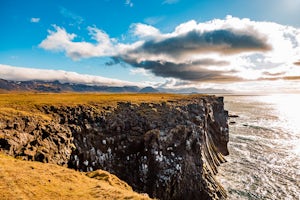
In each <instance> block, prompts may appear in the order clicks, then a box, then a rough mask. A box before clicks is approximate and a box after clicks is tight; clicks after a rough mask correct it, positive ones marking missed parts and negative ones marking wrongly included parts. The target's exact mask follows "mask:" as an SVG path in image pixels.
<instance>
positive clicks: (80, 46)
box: [39, 25, 116, 60]
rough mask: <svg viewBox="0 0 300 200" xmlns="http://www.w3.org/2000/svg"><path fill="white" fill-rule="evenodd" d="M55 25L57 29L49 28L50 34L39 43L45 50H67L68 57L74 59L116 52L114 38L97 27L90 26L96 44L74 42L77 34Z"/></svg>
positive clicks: (89, 29) (90, 33) (90, 32)
mask: <svg viewBox="0 0 300 200" xmlns="http://www.w3.org/2000/svg"><path fill="white" fill-rule="evenodd" d="M53 27H54V29H55V31H51V30H49V31H48V33H49V35H48V36H47V38H46V39H44V40H43V41H42V42H41V43H40V44H39V47H41V48H43V49H45V50H51V51H59V52H65V54H66V55H67V56H68V57H71V58H72V59H74V60H78V59H81V58H90V57H101V56H113V55H114V54H115V52H116V50H115V47H114V45H113V44H112V39H110V38H109V36H108V35H107V34H106V33H105V32H103V31H101V30H99V29H97V28H95V27H88V31H89V35H91V37H92V38H93V39H94V40H95V41H96V43H95V44H92V43H89V42H85V41H82V42H74V41H73V40H74V39H75V37H76V34H74V33H71V34H69V33H67V31H66V30H65V29H64V28H61V27H58V26H56V25H54V26H53Z"/></svg>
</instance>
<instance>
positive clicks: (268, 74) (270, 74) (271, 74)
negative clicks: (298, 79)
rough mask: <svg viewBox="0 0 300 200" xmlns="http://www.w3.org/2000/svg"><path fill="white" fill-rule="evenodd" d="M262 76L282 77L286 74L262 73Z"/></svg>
mask: <svg viewBox="0 0 300 200" xmlns="http://www.w3.org/2000/svg"><path fill="white" fill-rule="evenodd" d="M263 74H264V75H267V76H283V75H284V74H286V73H285V72H278V73H271V72H264V73H263Z"/></svg>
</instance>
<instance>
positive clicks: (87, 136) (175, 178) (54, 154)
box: [0, 96, 229, 199]
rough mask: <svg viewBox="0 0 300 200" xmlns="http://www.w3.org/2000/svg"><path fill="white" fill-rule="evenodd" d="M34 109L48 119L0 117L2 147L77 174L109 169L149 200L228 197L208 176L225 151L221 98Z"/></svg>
mask: <svg viewBox="0 0 300 200" xmlns="http://www.w3.org/2000/svg"><path fill="white" fill-rule="evenodd" d="M37 109H39V110H40V111H41V112H43V113H44V114H45V115H47V116H51V119H52V120H50V121H47V120H41V119H36V118H34V117H32V116H31V117H21V118H20V117H15V118H14V119H10V120H4V119H0V149H1V151H3V152H5V153H6V154H8V155H11V156H14V157H18V158H21V159H24V160H35V161H40V162H46V163H55V164H58V165H62V166H67V167H69V168H74V169H76V170H79V171H93V170H97V169H103V170H107V171H109V172H110V173H113V174H115V175H117V176H118V177H119V178H121V179H122V180H124V181H126V182H127V183H128V184H129V185H130V186H132V188H133V189H134V190H135V191H138V192H143V193H148V194H149V196H150V197H153V198H159V199H225V198H226V191H225V190H224V189H223V187H222V186H221V185H220V184H219V183H218V182H217V180H216V179H215V178H214V175H215V174H216V173H217V167H218V166H219V165H220V164H221V163H223V162H225V159H224V157H223V156H224V155H228V150H227V143H228V140H229V135H228V134H229V132H228V121H227V120H228V112H227V111H225V110H224V104H223V98H222V97H215V96H203V97H193V98H189V99H182V100H176V101H166V102H162V103H138V104H135V103H130V102H119V103H118V105H117V106H115V107H113V106H109V105H107V106H106V107H101V108H99V107H97V105H76V106H51V105H50V106H49V105H44V106H39V107H38V108H37Z"/></svg>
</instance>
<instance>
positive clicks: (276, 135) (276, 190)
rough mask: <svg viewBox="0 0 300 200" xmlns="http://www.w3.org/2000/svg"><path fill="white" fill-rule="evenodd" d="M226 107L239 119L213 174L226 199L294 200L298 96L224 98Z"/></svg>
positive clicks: (299, 151)
mask: <svg viewBox="0 0 300 200" xmlns="http://www.w3.org/2000/svg"><path fill="white" fill-rule="evenodd" d="M225 108H226V109H227V110H228V111H229V113H230V114H237V115H238V116H239V117H238V118H230V120H229V121H230V122H232V123H231V124H230V142H229V145H228V147H229V152H230V156H227V160H228V162H227V163H225V164H223V165H222V166H221V167H220V168H219V169H220V170H219V175H218V179H219V181H220V182H221V183H222V184H223V186H224V187H225V189H226V190H227V192H228V195H229V198H228V199H292V200H294V199H296V200H299V199H300V95H271V96H225ZM233 122H235V123H233Z"/></svg>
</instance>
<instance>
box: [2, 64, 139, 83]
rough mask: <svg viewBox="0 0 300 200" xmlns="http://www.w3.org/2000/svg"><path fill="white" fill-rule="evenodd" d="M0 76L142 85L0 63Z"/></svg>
mask: <svg viewBox="0 0 300 200" xmlns="http://www.w3.org/2000/svg"><path fill="white" fill-rule="evenodd" d="M0 78H1V79H5V80H14V81H29V80H41V81H56V80H58V81H60V82H61V83H80V84H90V85H107V86H143V84H137V83H133V82H128V81H121V80H117V79H111V78H105V77H102V76H92V75H86V74H78V73H76V72H68V71H63V70H48V69H33V68H24V67H15V66H10V65H3V64H0Z"/></svg>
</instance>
